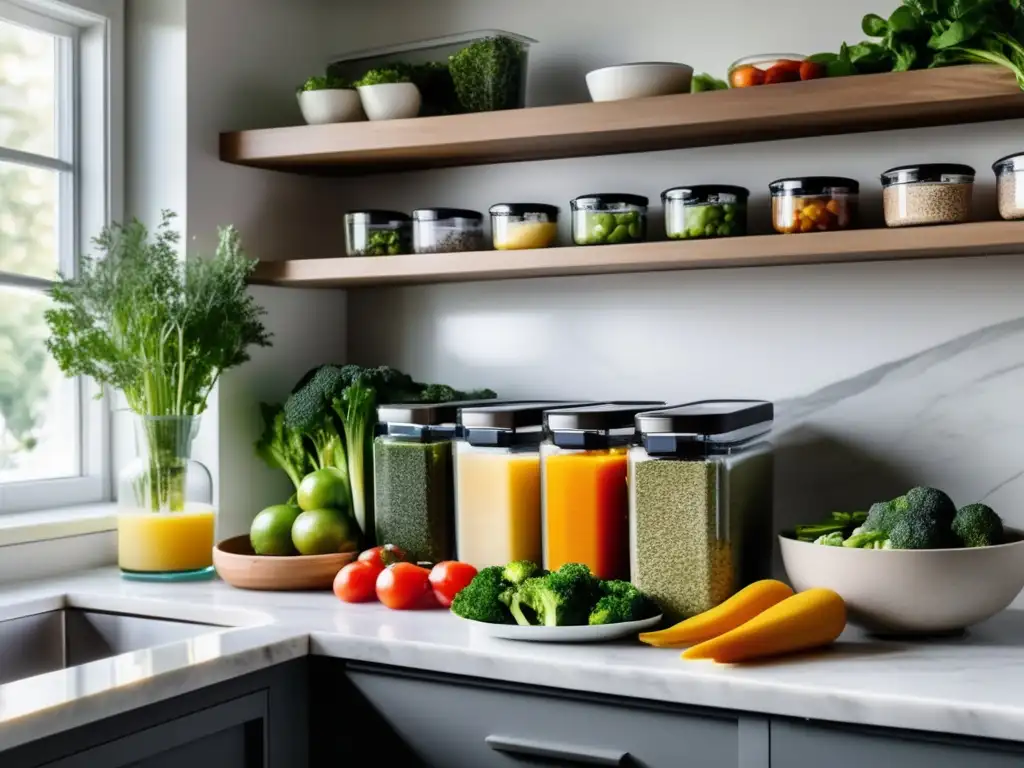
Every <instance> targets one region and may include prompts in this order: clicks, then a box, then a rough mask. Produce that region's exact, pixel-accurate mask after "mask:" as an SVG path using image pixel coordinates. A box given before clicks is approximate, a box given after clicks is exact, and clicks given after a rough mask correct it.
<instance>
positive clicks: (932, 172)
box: [882, 163, 974, 187]
mask: <svg viewBox="0 0 1024 768" xmlns="http://www.w3.org/2000/svg"><path fill="white" fill-rule="evenodd" d="M950 176H970V177H971V180H972V181H973V179H974V169H973V168H971V166H969V165H960V164H958V163H925V164H923V165H900V166H898V167H896V168H890V169H889V170H888V171H885V172H884V173H883V174H882V186H884V187H891V186H892V185H893V184H914V183H915V182H921V181H936V182H947V183H948V182H951V181H953V179H950V178H948V177H950Z"/></svg>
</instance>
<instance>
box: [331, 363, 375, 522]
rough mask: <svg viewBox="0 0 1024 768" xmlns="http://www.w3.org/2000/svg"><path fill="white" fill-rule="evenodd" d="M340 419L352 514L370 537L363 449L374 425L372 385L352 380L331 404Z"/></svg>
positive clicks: (371, 513) (364, 452) (371, 520)
mask: <svg viewBox="0 0 1024 768" xmlns="http://www.w3.org/2000/svg"><path fill="white" fill-rule="evenodd" d="M331 406H332V407H333V409H334V412H335V413H337V414H338V417H339V418H340V419H341V427H342V430H343V431H344V433H345V443H346V444H347V445H348V451H347V453H348V481H349V487H350V488H351V490H352V514H353V515H354V516H355V519H356V522H357V523H358V524H359V527H360V528H361V529H362V531H363V534H364V535H365V536H366V537H367V539H372V538H374V535H373V517H372V516H373V510H372V509H371V508H370V506H369V504H368V503H367V502H368V494H367V492H366V490H367V488H366V486H367V483H366V469H365V465H366V446H367V442H368V440H369V439H372V437H373V425H374V424H375V423H376V408H377V397H376V392H375V391H374V389H373V387H372V386H369V385H367V384H365V383H364V382H363V381H362V380H361V379H359V380H356V381H355V382H353V383H352V384H350V385H349V386H347V387H345V389H344V390H343V391H342V393H341V397H336V398H334V400H333V401H332V402H331Z"/></svg>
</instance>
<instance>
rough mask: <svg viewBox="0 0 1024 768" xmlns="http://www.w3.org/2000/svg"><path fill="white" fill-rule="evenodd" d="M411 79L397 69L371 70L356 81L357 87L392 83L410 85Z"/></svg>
mask: <svg viewBox="0 0 1024 768" xmlns="http://www.w3.org/2000/svg"><path fill="white" fill-rule="evenodd" d="M410 82H412V80H411V78H410V77H409V75H408V74H407V73H404V72H400V71H399V70H398V69H395V68H385V69H371V70H370V71H369V72H367V73H366V74H365V75H363V76H362V77H361V78H359V79H358V80H356V82H355V87H356V88H360V87H362V86H365V85H389V84H392V83H410Z"/></svg>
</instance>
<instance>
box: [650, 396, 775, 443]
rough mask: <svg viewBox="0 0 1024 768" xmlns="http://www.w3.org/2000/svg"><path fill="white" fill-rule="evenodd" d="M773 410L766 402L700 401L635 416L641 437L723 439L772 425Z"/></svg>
mask: <svg viewBox="0 0 1024 768" xmlns="http://www.w3.org/2000/svg"><path fill="white" fill-rule="evenodd" d="M774 418H775V407H774V406H773V405H772V404H771V403H769V402H768V401H766V400H701V401H698V402H695V403H686V404H685V405H676V406H673V407H672V408H665V409H664V410H660V411H649V412H647V413H641V414H639V415H637V417H636V419H635V424H636V430H637V432H639V433H640V434H641V435H645V436H646V435H658V434H685V435H725V434H728V433H730V432H735V431H737V430H739V429H744V428H745V427H750V426H753V425H755V424H762V423H764V422H766V421H772V419H774Z"/></svg>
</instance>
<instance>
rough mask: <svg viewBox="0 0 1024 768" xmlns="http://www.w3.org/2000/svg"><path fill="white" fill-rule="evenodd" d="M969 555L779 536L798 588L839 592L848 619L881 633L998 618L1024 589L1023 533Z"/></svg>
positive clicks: (933, 630)
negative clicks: (836, 544)
mask: <svg viewBox="0 0 1024 768" xmlns="http://www.w3.org/2000/svg"><path fill="white" fill-rule="evenodd" d="M1006 533H1007V538H1008V540H1009V541H1010V543H1008V544H1000V545H999V546H996V547H974V548H965V549H920V550H884V549H847V548H845V547H823V546H821V545H819V544H811V543H808V542H804V541H797V540H796V539H792V538H788V537H787V536H779V544H780V546H781V548H782V563H783V565H785V567H786V573H787V574H788V575H789V580H790V582H791V583H792V585H793V588H794V589H796V590H797V591H798V592H799V591H802V590H805V589H809V588H810V587H828V588H829V589H832V590H835V591H836V592H838V593H839V594H840V595H841V596H842V598H843V600H845V601H846V607H847V610H848V612H849V617H850V621H851V622H853V623H854V624H857V625H859V626H861V627H863V628H865V629H867V630H869V631H871V632H876V633H880V634H939V633H946V632H955V631H958V630H961V629H964V628H965V627H968V626H970V625H972V624H977V623H978V622H980V621H984V620H985V619H987V618H990V617H992V616H994V615H995V614H997V613H999V612H1000V611H1001V610H1003V609H1004V608H1006V607H1007V606H1008V605H1009V604H1010V603H1011V602H1013V599H1014V598H1015V597H1017V595H1018V594H1019V593H1020V591H1021V588H1022V587H1024V533H1022V532H1020V531H1015V530H1012V529H1010V528H1007V529H1006Z"/></svg>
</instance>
